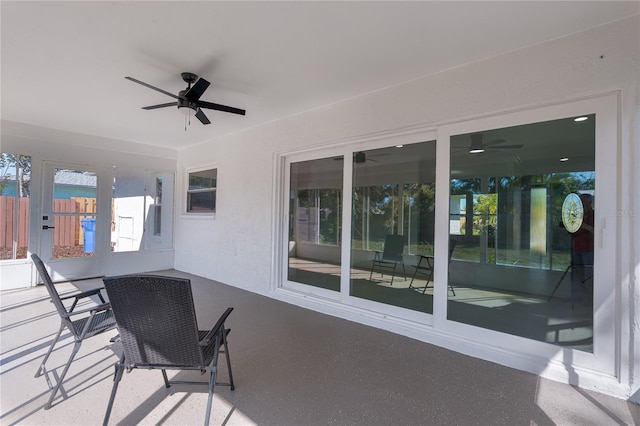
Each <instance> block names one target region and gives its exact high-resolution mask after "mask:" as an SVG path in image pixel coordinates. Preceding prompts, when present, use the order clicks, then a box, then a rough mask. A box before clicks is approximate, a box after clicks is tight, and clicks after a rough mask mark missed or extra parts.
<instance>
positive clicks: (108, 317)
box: [31, 254, 116, 410]
mask: <svg viewBox="0 0 640 426" xmlns="http://www.w3.org/2000/svg"><path fill="white" fill-rule="evenodd" d="M31 259H32V260H33V263H34V264H35V265H36V269H37V270H38V273H39V274H40V278H42V281H43V282H44V285H45V287H46V289H47V291H48V292H49V296H50V297H51V301H52V302H53V305H54V306H55V307H56V310H57V311H58V314H59V315H60V320H61V322H60V329H59V330H58V334H56V337H55V338H54V339H53V341H52V342H51V346H49V350H48V351H47V354H46V355H45V356H44V358H43V359H42V363H40V367H38V371H36V375H35V377H40V376H42V375H43V374H45V375H46V378H47V383H48V384H49V387H51V388H52V390H51V395H50V396H49V401H47V403H46V404H45V406H44V409H45V410H47V409H49V408H51V404H52V403H53V399H54V398H55V396H56V394H57V393H58V390H59V389H60V386H62V382H63V380H64V377H65V375H66V374H67V371H68V370H69V366H70V365H71V362H72V361H73V359H74V358H75V356H76V354H77V353H78V350H79V349H80V346H81V345H82V341H83V340H84V339H87V338H89V337H92V336H95V335H97V334H101V333H104V332H105V331H109V330H112V329H114V328H115V326H116V321H115V319H114V317H113V312H112V311H111V309H110V305H109V303H107V302H105V300H104V297H103V296H102V293H101V291H102V290H103V289H104V288H103V287H100V288H94V289H92V290H87V291H82V292H79V293H74V294H71V295H67V296H64V297H60V295H59V294H58V291H57V290H56V288H55V286H54V285H53V282H52V281H51V277H50V276H49V273H48V272H47V269H46V268H45V267H44V264H43V263H42V260H40V258H39V257H38V255H36V254H32V255H31ZM92 296H96V297H98V298H99V299H100V302H101V303H100V304H99V305H95V304H93V306H91V307H87V308H84V309H80V310H77V311H74V309H75V308H76V305H77V304H78V302H79V301H80V300H82V299H86V298H90V297H92ZM70 299H73V303H72V304H71V306H70V307H69V308H67V307H66V306H65V304H64V301H67V300H70ZM73 318H76V319H73ZM65 328H67V329H68V330H69V331H70V332H71V334H72V335H73V339H74V341H75V344H74V346H73V351H71V356H69V360H68V361H67V364H66V365H65V366H64V370H63V371H62V374H60V377H59V378H58V380H57V382H56V384H55V386H52V385H51V382H50V380H49V375H48V374H47V369H46V367H45V364H46V362H47V359H49V355H51V351H53V347H54V346H55V345H56V343H57V342H58V339H59V338H60V335H61V334H62V330H64V329H65Z"/></svg>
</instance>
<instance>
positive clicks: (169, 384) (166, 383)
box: [162, 368, 171, 389]
mask: <svg viewBox="0 0 640 426" xmlns="http://www.w3.org/2000/svg"><path fill="white" fill-rule="evenodd" d="M162 378H163V379H164V387H166V388H167V389H168V388H170V387H171V383H169V378H168V377H167V370H165V369H164V368H163V369H162Z"/></svg>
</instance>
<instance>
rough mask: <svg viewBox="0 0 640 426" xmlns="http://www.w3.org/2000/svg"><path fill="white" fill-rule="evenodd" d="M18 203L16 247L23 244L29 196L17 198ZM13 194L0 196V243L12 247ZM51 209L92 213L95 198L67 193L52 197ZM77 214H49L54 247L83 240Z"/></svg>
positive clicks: (27, 218) (26, 229)
mask: <svg viewBox="0 0 640 426" xmlns="http://www.w3.org/2000/svg"><path fill="white" fill-rule="evenodd" d="M18 200H19V205H18V223H17V225H18V249H20V248H25V247H27V235H28V224H29V198H19V199H18ZM15 203H16V198H15V197H11V196H0V247H6V248H11V247H13V230H14V228H15V226H16V224H15V223H14V210H15V206H16V204H15ZM53 211H54V212H56V213H84V212H86V213H95V212H96V199H95V198H86V197H71V198H70V199H58V198H56V199H55V200H53ZM80 219H81V217H80V216H59V215H54V218H53V226H54V227H55V228H54V229H53V245H54V247H73V246H76V245H79V244H82V242H83V238H84V235H83V232H82V226H80Z"/></svg>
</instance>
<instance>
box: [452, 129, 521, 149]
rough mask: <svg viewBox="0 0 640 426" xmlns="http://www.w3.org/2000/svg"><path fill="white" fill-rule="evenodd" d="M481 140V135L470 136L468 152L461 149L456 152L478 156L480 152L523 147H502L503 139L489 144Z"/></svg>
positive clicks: (518, 145) (519, 145)
mask: <svg viewBox="0 0 640 426" xmlns="http://www.w3.org/2000/svg"><path fill="white" fill-rule="evenodd" d="M482 138H483V134H482V133H474V134H472V135H471V145H470V146H469V149H468V150H467V149H466V148H465V149H461V150H459V151H458V152H461V151H468V152H469V154H480V153H481V152H485V151H502V150H503V149H520V148H522V147H523V146H524V145H522V144H517V145H502V144H503V143H505V142H506V140H504V139H494V140H492V141H489V142H483V141H482Z"/></svg>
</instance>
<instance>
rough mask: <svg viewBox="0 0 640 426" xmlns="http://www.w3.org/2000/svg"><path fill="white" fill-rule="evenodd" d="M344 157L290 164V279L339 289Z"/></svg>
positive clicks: (330, 289) (288, 272) (335, 290)
mask: <svg viewBox="0 0 640 426" xmlns="http://www.w3.org/2000/svg"><path fill="white" fill-rule="evenodd" d="M342 160H343V157H342V156H339V157H335V158H323V159H318V160H311V161H300V162H295V163H292V164H291V166H290V198H289V247H288V268H287V279H288V281H290V282H295V283H301V284H306V285H309V286H313V287H316V288H320V289H324V290H329V291H332V292H339V291H340V273H341V272H340V265H341V261H340V247H341V232H342V224H341V220H342V176H343V171H342V168H343V161H342Z"/></svg>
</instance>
